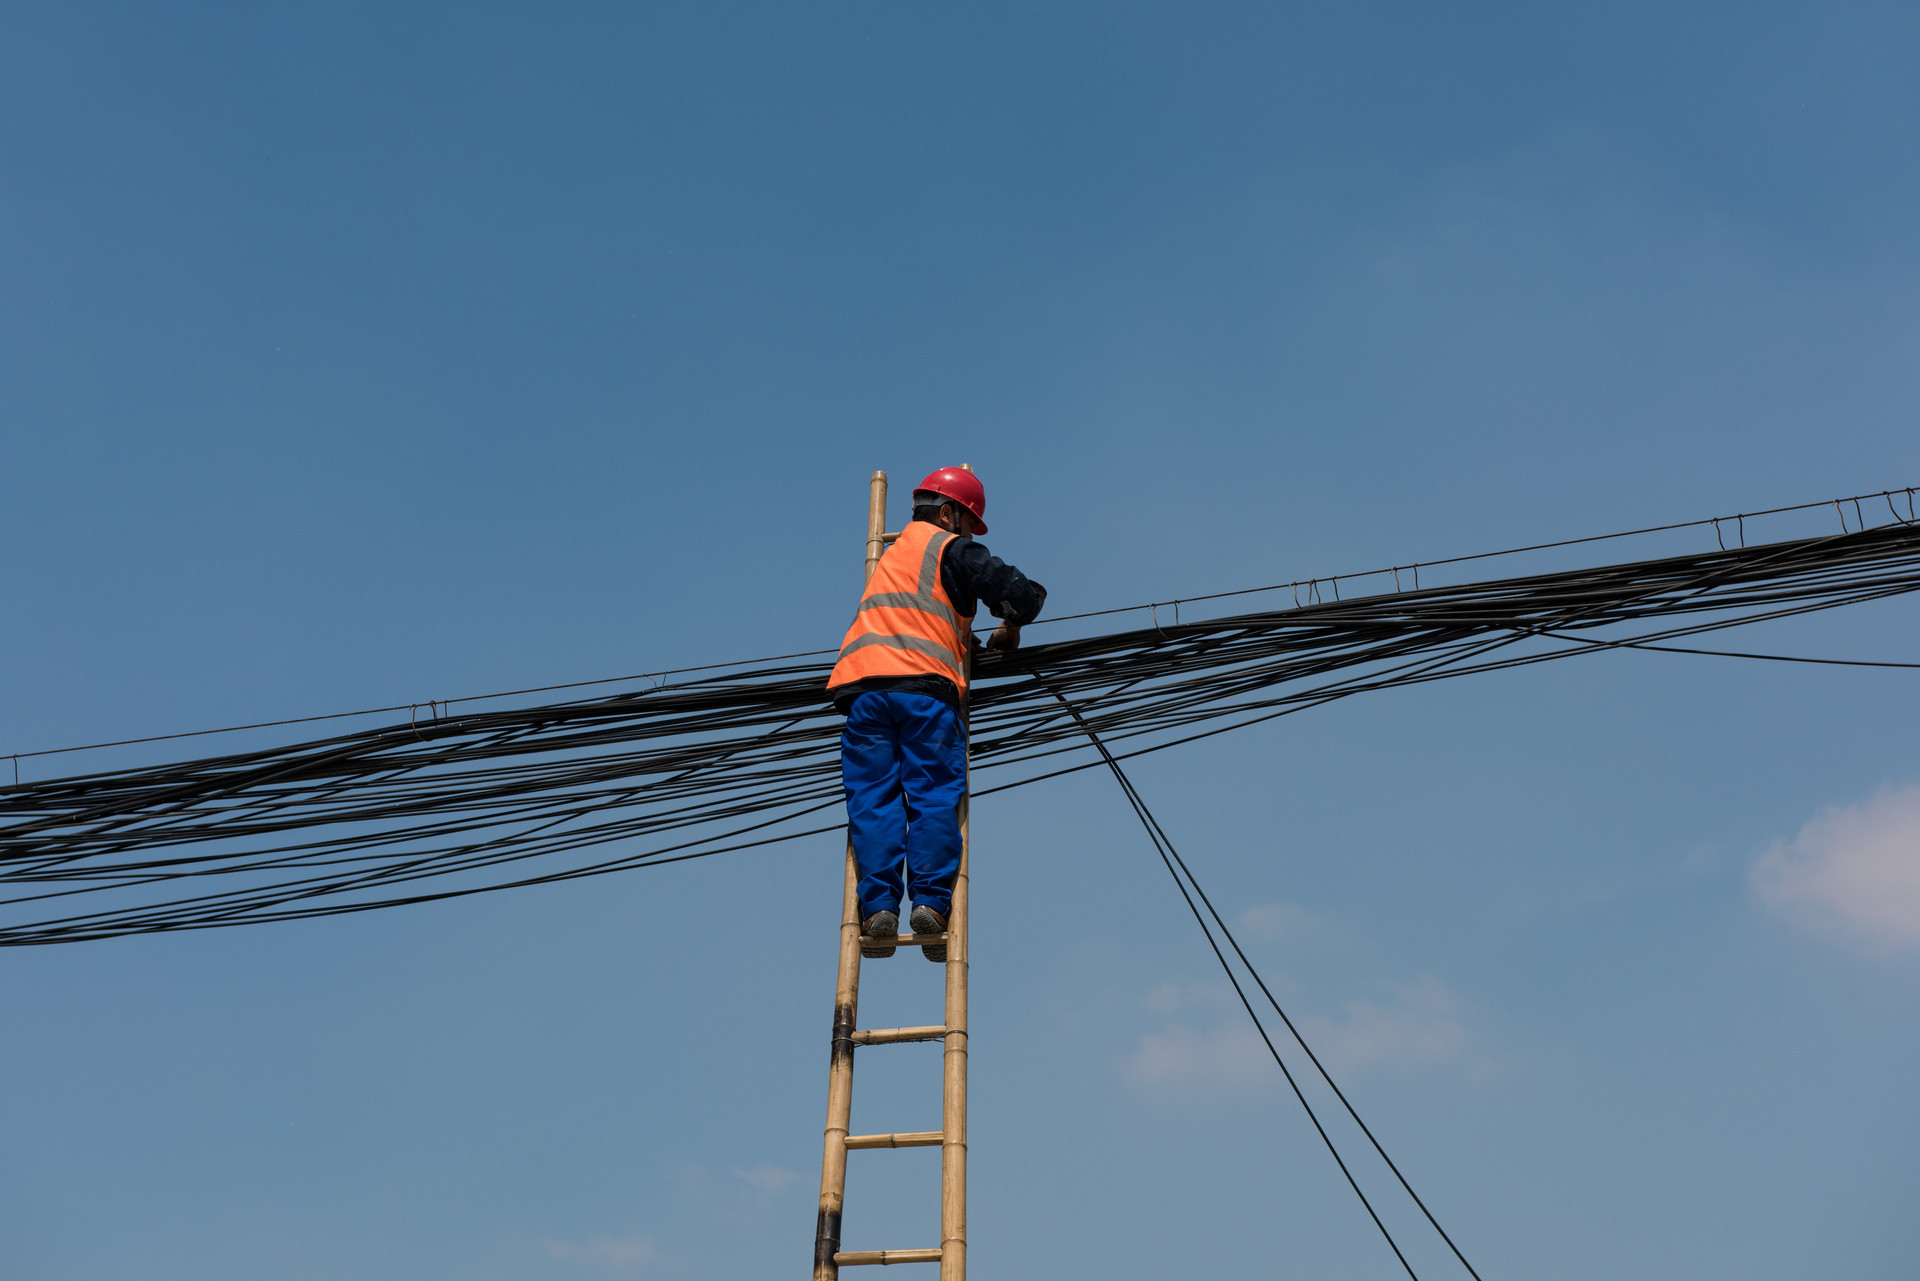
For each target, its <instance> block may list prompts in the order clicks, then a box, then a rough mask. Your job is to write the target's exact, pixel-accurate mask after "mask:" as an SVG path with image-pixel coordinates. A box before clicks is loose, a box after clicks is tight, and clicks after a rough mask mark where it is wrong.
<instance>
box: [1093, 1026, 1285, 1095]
mask: <svg viewBox="0 0 1920 1281" xmlns="http://www.w3.org/2000/svg"><path fill="white" fill-rule="evenodd" d="M1126 1070H1127V1075H1128V1076H1129V1077H1131V1078H1132V1079H1133V1080H1135V1081H1138V1082H1140V1083H1141V1084H1142V1085H1199V1086H1205V1087H1211V1088H1214V1089H1223V1088H1224V1089H1234V1090H1244V1089H1247V1088H1249V1087H1251V1086H1258V1085H1262V1084H1265V1082H1266V1079H1267V1077H1269V1076H1271V1075H1273V1074H1274V1072H1275V1068H1274V1066H1273V1058H1272V1056H1270V1055H1269V1054H1268V1053H1267V1047H1266V1043H1265V1042H1263V1041H1262V1040H1261V1039H1260V1035H1259V1033H1257V1032H1255V1031H1254V1030H1253V1028H1252V1027H1251V1026H1249V1025H1248V1024H1246V1023H1223V1024H1221V1025H1220V1026H1218V1027H1215V1028H1210V1029H1208V1030H1206V1031H1204V1032H1203V1031H1199V1030H1197V1029H1195V1028H1190V1027H1186V1026H1184V1025H1176V1026H1174V1027H1172V1028H1169V1029H1168V1030H1167V1031H1165V1032H1150V1033H1148V1034H1147V1035H1145V1036H1143V1037H1141V1038H1140V1048H1139V1049H1137V1050H1135V1051H1134V1052H1133V1053H1132V1054H1131V1055H1129V1056H1128V1058H1127V1064H1126Z"/></svg>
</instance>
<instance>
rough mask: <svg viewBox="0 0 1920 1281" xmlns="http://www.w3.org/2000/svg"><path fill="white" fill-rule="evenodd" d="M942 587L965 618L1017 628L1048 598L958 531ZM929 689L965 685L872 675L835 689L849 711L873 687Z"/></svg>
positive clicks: (952, 693)
mask: <svg viewBox="0 0 1920 1281" xmlns="http://www.w3.org/2000/svg"><path fill="white" fill-rule="evenodd" d="M940 586H941V587H943V588H945V589H946V592H947V599H948V600H950V601H952V602H953V607H954V609H956V610H958V611H959V612H960V614H961V615H962V616H963V617H970V616H972V615H974V614H977V613H979V612H980V608H981V606H985V607H986V610H987V612H988V613H989V614H992V615H993V616H994V617H995V618H998V619H1000V620H1002V621H1003V622H1008V623H1012V624H1013V625H1014V626H1015V627H1019V626H1022V625H1024V624H1027V623H1031V622H1032V621H1033V620H1034V619H1035V618H1037V617H1038V616H1039V614H1040V610H1041V608H1042V607H1043V606H1044V605H1045V604H1046V603H1047V589H1046V588H1044V587H1042V586H1041V585H1040V584H1039V583H1036V582H1034V581H1033V580H1032V579H1031V578H1028V577H1027V576H1026V575H1025V574H1023V573H1021V572H1020V571H1019V570H1017V569H1015V568H1014V567H1013V566H1012V565H1009V564H1007V562H1005V561H1004V560H1001V559H1000V558H999V557H998V556H995V555H994V554H993V553H991V552H989V551H988V550H987V548H986V545H985V544H984V543H977V542H975V541H974V540H973V539H971V538H967V537H965V536H956V537H955V538H954V540H953V542H952V543H950V544H949V545H948V547H947V551H946V554H945V555H943V556H942V557H941V558H940ZM877 690H885V691H890V692H892V693H897V694H925V695H927V696H929V697H931V698H938V699H942V700H944V701H945V702H949V703H957V702H959V701H960V687H959V686H958V685H955V684H954V683H953V682H952V681H950V680H948V679H947V678H946V677H944V676H870V677H868V678H867V679H866V680H863V681H855V682H854V683H853V684H851V685H844V686H842V687H841V688H839V689H837V690H835V691H834V695H833V705H834V706H835V707H837V708H839V709H840V711H842V712H845V711H846V710H847V708H848V707H850V706H852V704H853V700H854V699H856V698H858V697H860V695H862V694H865V693H868V692H870V691H877Z"/></svg>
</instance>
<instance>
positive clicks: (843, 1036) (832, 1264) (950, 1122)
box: [813, 467, 973, 1281]
mask: <svg viewBox="0 0 1920 1281" xmlns="http://www.w3.org/2000/svg"><path fill="white" fill-rule="evenodd" d="M966 470H968V471H971V470H973V469H972V468H970V467H969V468H967V469H966ZM898 537H899V535H898V534H890V533H888V532H887V474H886V473H885V472H883V471H877V472H875V473H873V480H872V483H871V487H870V489H869V492H868V497H867V577H868V578H869V579H871V578H872V577H873V570H874V566H875V565H877V564H878V563H879V561H880V554H881V553H882V552H883V551H885V550H886V546H887V544H888V543H891V542H892V541H893V540H894V539H896V538H898ZM964 661H969V662H970V661H971V660H970V659H967V660H964ZM964 708H965V705H964V701H963V703H962V713H961V714H962V715H963V716H964V715H965V710H964ZM967 809H968V803H967V797H966V795H965V794H962V796H961V799H960V874H959V876H958V877H957V878H956V879H955V880H954V883H953V910H952V912H950V913H949V914H948V917H947V933H945V934H902V935H898V936H896V937H895V940H894V942H895V945H896V946H898V947H918V946H921V945H923V944H927V943H938V942H940V941H941V940H943V939H944V940H945V941H946V944H947V966H946V970H947V975H946V978H947V1010H946V1021H945V1022H944V1023H943V1024H942V1025H941V1026H938V1027H893V1028H856V1026H855V1024H856V1021H857V1016H858V1013H859V1006H860V898H859V893H858V888H859V883H860V873H859V871H858V869H857V868H856V867H855V864H854V861H853V841H852V839H851V836H849V839H848V841H847V867H846V889H845V892H844V894H843V895H842V898H841V907H840V975H839V980H838V982H837V983H836V984H835V987H834V997H833V1058H832V1066H831V1068H830V1070H829V1074H828V1077H827V1133H826V1142H825V1144H824V1145H823V1146H824V1151H823V1153H822V1155H821V1158H820V1218H819V1223H818V1227H817V1228H816V1229H815V1233H814V1244H813V1278H814V1281H835V1279H836V1278H838V1277H839V1275H840V1269H841V1268H843V1267H850V1266H852V1265H854V1264H863V1263H881V1264H890V1263H938V1264H939V1265H940V1281H966V1276H967V845H968V838H967V819H968V814H967ZM909 1041H944V1042H946V1052H945V1054H944V1055H943V1056H942V1066H943V1081H942V1089H941V1103H942V1106H941V1119H940V1124H941V1128H940V1129H938V1130H928V1131H923V1132H921V1133H917V1134H849V1133H848V1132H847V1127H848V1126H849V1125H850V1124H851V1122H852V1117H853V1051H854V1047H855V1046H860V1045H900V1044H904V1043H906V1042H909ZM930 1147H938V1148H939V1149H940V1245H939V1248H937V1249H922V1250H842V1249H841V1248H840V1218H841V1211H842V1208H843V1206H844V1204H845V1200H846V1190H847V1153H848V1152H849V1151H855V1150H864V1149H869V1148H930Z"/></svg>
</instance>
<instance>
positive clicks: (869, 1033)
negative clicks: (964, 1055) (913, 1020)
mask: <svg viewBox="0 0 1920 1281" xmlns="http://www.w3.org/2000/svg"><path fill="white" fill-rule="evenodd" d="M946 1035H947V1029H945V1028H943V1027H870V1028H864V1029H862V1030H861V1031H858V1032H855V1033H854V1034H853V1043H854V1044H855V1045H898V1044H900V1043H901V1042H903V1041H939V1040H944V1039H945V1038H946Z"/></svg>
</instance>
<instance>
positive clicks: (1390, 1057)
mask: <svg viewBox="0 0 1920 1281" xmlns="http://www.w3.org/2000/svg"><path fill="white" fill-rule="evenodd" d="M1459 1007H1460V1003H1459V1002H1458V1001H1457V1000H1455V999H1454V995H1453V993H1452V992H1450V991H1449V990H1448V989H1447V985H1446V984H1444V983H1442V982H1441V981H1440V980H1439V979H1436V978H1433V977H1431V976H1428V977H1425V978H1421V979H1419V980H1417V981H1416V982H1413V983H1409V984H1407V985H1405V986H1403V987H1400V988H1399V989H1397V990H1396V991H1395V993H1394V1001H1393V1004H1392V1005H1391V1006H1390V1007H1388V1008H1385V1009H1382V1008H1381V1007H1379V1006H1377V1005H1374V1004H1372V1003H1370V1002H1367V1001H1351V1002H1349V1003H1348V1004H1347V1018H1346V1021H1345V1022H1343V1023H1335V1022H1332V1021H1330V1020H1328V1019H1321V1018H1307V1019H1302V1020H1300V1031H1301V1034H1302V1035H1304V1036H1305V1037H1306V1038H1307V1044H1309V1045H1311V1046H1312V1047H1313V1052H1314V1053H1315V1054H1318V1055H1319V1056H1320V1061H1321V1062H1322V1063H1325V1064H1326V1065H1327V1067H1328V1068H1329V1069H1330V1070H1340V1069H1343V1068H1344V1069H1348V1070H1351V1069H1353V1068H1360V1067H1368V1066H1370V1065H1372V1064H1375V1063H1400V1064H1422V1063H1434V1062H1438V1061H1440V1060H1442V1059H1450V1058H1454V1057H1455V1056H1457V1055H1458V1054H1459V1053H1460V1052H1461V1051H1462V1050H1464V1049H1465V1048H1466V1046H1467V1039H1468V1038H1467V1029H1466V1027H1465V1026H1464V1025H1463V1024H1462V1023H1461V1022H1460V1012H1459Z"/></svg>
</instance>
